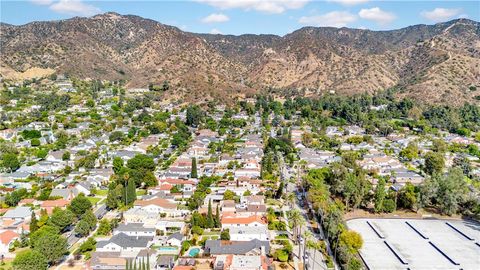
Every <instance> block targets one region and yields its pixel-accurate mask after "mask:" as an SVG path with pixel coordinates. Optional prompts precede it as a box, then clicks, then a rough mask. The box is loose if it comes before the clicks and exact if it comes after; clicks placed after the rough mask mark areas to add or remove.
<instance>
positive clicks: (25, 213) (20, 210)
mask: <svg viewBox="0 0 480 270" xmlns="http://www.w3.org/2000/svg"><path fill="white" fill-rule="evenodd" d="M31 216H32V209H30V207H26V206H17V207H16V208H14V209H10V210H8V211H7V212H6V213H5V215H3V217H2V219H3V220H5V219H11V220H22V221H29V220H30V218H31Z"/></svg>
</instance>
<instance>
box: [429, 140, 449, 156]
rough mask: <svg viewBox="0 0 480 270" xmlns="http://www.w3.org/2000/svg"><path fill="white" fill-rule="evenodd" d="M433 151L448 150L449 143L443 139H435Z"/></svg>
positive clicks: (443, 151) (441, 151)
mask: <svg viewBox="0 0 480 270" xmlns="http://www.w3.org/2000/svg"><path fill="white" fill-rule="evenodd" d="M432 151H434V152H437V153H445V152H447V144H446V143H445V141H444V140H442V139H435V140H433V141H432Z"/></svg>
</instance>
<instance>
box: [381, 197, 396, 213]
mask: <svg viewBox="0 0 480 270" xmlns="http://www.w3.org/2000/svg"><path fill="white" fill-rule="evenodd" d="M395 209H397V205H396V204H395V201H394V200H393V199H385V200H384V201H383V211H385V212H387V213H392V212H393V211H395Z"/></svg>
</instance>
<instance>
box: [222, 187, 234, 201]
mask: <svg viewBox="0 0 480 270" xmlns="http://www.w3.org/2000/svg"><path fill="white" fill-rule="evenodd" d="M233 199H235V192H233V191H231V190H229V189H227V190H225V193H223V200H233Z"/></svg>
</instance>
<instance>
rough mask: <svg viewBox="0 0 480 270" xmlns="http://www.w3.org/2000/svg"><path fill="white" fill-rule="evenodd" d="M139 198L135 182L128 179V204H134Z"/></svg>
mask: <svg viewBox="0 0 480 270" xmlns="http://www.w3.org/2000/svg"><path fill="white" fill-rule="evenodd" d="M136 199H137V190H136V188H135V182H134V181H133V180H128V184H127V201H126V203H127V205H130V204H132V203H133V202H134V201H135V200H136Z"/></svg>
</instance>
